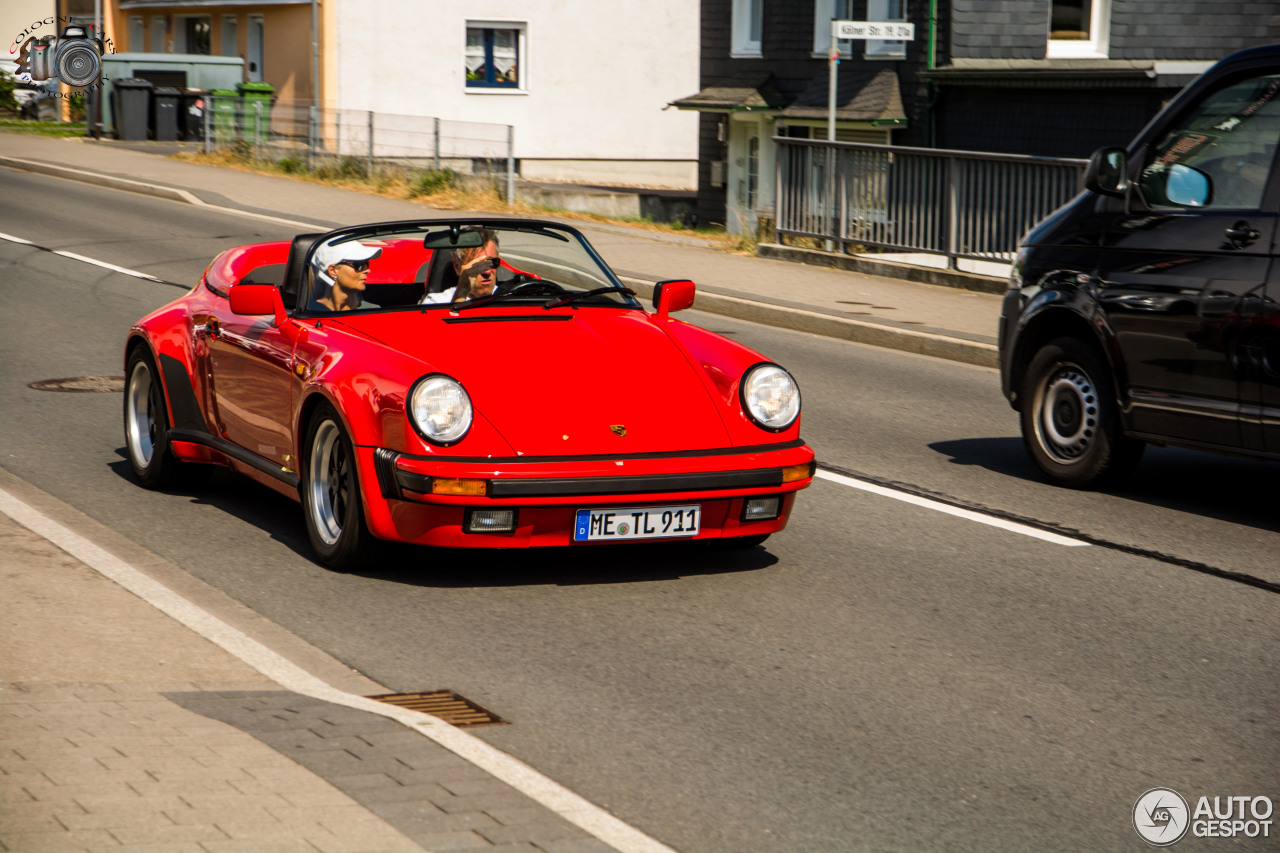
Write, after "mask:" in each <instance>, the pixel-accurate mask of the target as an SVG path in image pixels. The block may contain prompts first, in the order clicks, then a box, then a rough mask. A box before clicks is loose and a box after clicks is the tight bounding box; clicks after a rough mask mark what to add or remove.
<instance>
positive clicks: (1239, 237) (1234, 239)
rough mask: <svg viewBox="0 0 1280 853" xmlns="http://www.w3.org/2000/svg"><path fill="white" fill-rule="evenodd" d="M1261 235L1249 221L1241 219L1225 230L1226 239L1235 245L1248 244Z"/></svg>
mask: <svg viewBox="0 0 1280 853" xmlns="http://www.w3.org/2000/svg"><path fill="white" fill-rule="evenodd" d="M1261 236H1262V234H1261V233H1260V232H1259V231H1258V229H1256V228H1252V227H1250V225H1249V223H1248V222H1246V221H1244V220H1243V219H1242V220H1240V221H1239V222H1237V223H1236V224H1235V225H1232V226H1231V227H1230V228H1228V229H1227V231H1226V237H1227V239H1228V240H1229V241H1231V243H1232V244H1233V245H1235V246H1237V247H1239V246H1245V245H1248V244H1249V243H1252V242H1253V241H1254V240H1257V239H1258V238H1259V237H1261Z"/></svg>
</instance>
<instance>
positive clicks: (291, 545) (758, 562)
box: [108, 447, 778, 589]
mask: <svg viewBox="0 0 1280 853" xmlns="http://www.w3.org/2000/svg"><path fill="white" fill-rule="evenodd" d="M116 452H117V453H118V454H119V455H120V456H121V461H119V462H112V463H110V465H109V466H108V467H110V468H111V470H112V471H113V472H114V473H115V474H117V475H118V476H120V477H121V478H123V479H125V480H128V481H130V482H134V481H133V473H132V470H131V469H130V467H129V463H128V462H127V461H125V459H124V453H125V451H124V448H123V447H121V448H118V449H117V450H116ZM168 494H170V495H175V496H181V497H184V498H187V499H189V500H190V501H191V502H192V503H195V504H200V505H206V506H211V507H214V508H216V509H218V510H220V511H222V512H225V513H226V514H227V515H230V516H233V517H235V518H238V519H240V520H241V521H243V522H245V523H246V524H250V525H253V526H254V527H256V528H258V529H259V530H262V531H263V532H265V533H267V534H268V535H270V536H271V538H272V539H274V540H275V541H276V542H279V543H280V544H282V545H284V546H285V547H287V548H288V549H289V550H290V551H293V552H294V553H296V554H297V555H298V556H299V557H301V558H303V559H305V560H307V561H308V562H315V557H314V555H313V554H312V551H311V543H310V542H309V541H308V539H307V531H306V527H305V522H304V521H303V518H302V507H301V505H300V504H299V503H298V502H296V501H293V500H290V499H289V498H286V497H284V496H283V495H280V494H278V493H276V492H274V491H272V490H271V489H268V488H266V487H265V486H261V485H259V484H258V483H256V482H254V481H253V480H250V479H248V478H247V477H242V476H240V475H238V474H235V473H234V472H231V471H229V470H226V469H219V470H218V472H217V474H216V475H215V476H214V477H213V479H211V480H210V481H209V482H208V484H206V485H202V486H200V487H198V488H190V489H173V490H170V491H169V492H168ZM241 556H245V555H241ZM777 562H778V558H777V557H775V556H774V555H773V554H771V553H769V550H768V543H766V544H765V545H763V546H760V547H756V548H746V549H734V548H725V547H720V546H718V544H716V543H701V542H685V543H653V544H649V545H594V546H580V547H564V548H512V549H510V550H490V549H475V550H464V549H454V548H428V547H425V546H421V545H405V544H402V543H398V542H377V543H375V547H373V548H371V549H370V553H369V557H368V559H367V560H366V562H365V564H364V567H363V568H361V569H359V570H357V571H355V572H352V573H351V574H354V575H356V576H359V577H366V578H369V579H371V580H381V581H387V582H390V583H398V584H406V585H411V586H422V587H439V588H442V589H454V588H470V587H501V586H538V585H548V584H550V585H556V586H582V585H591V584H613V583H643V582H649V581H666V580H676V579H678V578H682V577H690V576H695V575H714V574H724V573H731V572H743V571H754V570H757V569H763V568H767V567H769V566H772V565H774V564H775V563H777Z"/></svg>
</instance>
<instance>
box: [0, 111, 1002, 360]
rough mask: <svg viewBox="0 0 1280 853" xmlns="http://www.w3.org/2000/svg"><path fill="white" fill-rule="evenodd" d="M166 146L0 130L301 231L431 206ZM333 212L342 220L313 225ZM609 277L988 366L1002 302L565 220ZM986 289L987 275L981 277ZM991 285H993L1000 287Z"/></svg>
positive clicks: (39, 155)
mask: <svg viewBox="0 0 1280 853" xmlns="http://www.w3.org/2000/svg"><path fill="white" fill-rule="evenodd" d="M165 150H168V149H167V148H164V147H163V146H161V147H149V148H144V147H142V146H140V145H137V144H134V145H120V144H112V143H98V142H93V141H91V140H87V139H48V138H42V137H36V136H32V135H27V134H19V133H4V132H0V166H9V167H12V168H20V169H27V170H32V171H44V172H47V173H52V174H57V175H59V176H61V177H66V178H70V179H75V180H81V181H89V182H93V183H98V184H106V185H113V186H120V187H122V188H128V189H132V190H134V191H140V192H150V193H153V194H161V195H166V196H168V197H172V198H178V199H181V200H184V201H188V202H190V203H195V204H209V205H216V206H223V207H230V208H233V209H236V210H240V211H248V212H253V213H256V214H260V215H266V216H271V217H275V218H280V219H285V220H287V221H289V222H291V223H294V224H296V227H297V228H298V230H299V231H301V230H303V229H304V228H306V227H313V226H317V225H318V226H322V227H337V226H339V225H347V224H353V223H358V222H373V221H386V220H394V219H414V218H422V217H426V216H431V215H433V214H435V213H437V212H436V211H433V210H432V209H431V208H428V207H426V206H425V205H422V204H418V203H416V202H411V201H401V200H394V199H388V198H383V197H381V196H375V195H372V194H367V193H360V192H356V191H352V190H344V189H338V188H336V187H330V186H324V185H321V184H315V183H310V182H307V181H302V180H295V179H292V178H286V177H281V176H273V175H260V174H256V173H253V172H247V171H241V170H238V169H233V168H229V167H219V166H207V165H199V164H195V163H188V162H184V161H179V160H175V159H172V158H169V157H165V156H160V154H158V153H150V152H152V151H157V152H159V151H165ZM319 211H325V212H328V213H330V214H332V212H334V211H341V212H342V214H343V215H344V217H345V220H344V221H342V222H338V221H333V220H326V219H323V218H320V219H317V218H316V216H317V212H319ZM573 224H575V225H576V226H578V227H579V228H581V229H582V230H583V231H585V232H587V234H588V235H589V238H590V239H591V241H592V243H593V244H594V245H595V246H596V248H597V249H599V251H600V254H601V255H602V256H603V257H604V258H605V260H606V261H608V262H609V264H610V265H611V266H612V267H613V268H614V270H615V271H616V272H617V273H618V274H619V275H620V276H622V277H623V278H624V280H626V281H627V283H628V284H630V285H631V286H633V287H635V288H636V289H637V290H638V291H639V292H640V293H641V294H642V295H648V293H649V292H650V290H651V287H652V284H653V282H656V281H661V280H663V279H670V278H688V279H693V280H694V281H695V282H697V284H698V297H697V308H698V309H699V310H703V311H712V312H716V313H721V314H725V315H729V316H734V317H738V318H740V319H746V320H751V321H754V322H760V323H766V324H769V325H775V326H781V327H784V328H791V329H797V330H800V331H806V332H812V333H815V334H821V335H828V336H831V337H837V338H842V339H844V340H852V341H858V342H861V343H868V344H874V345H876V346H885V347H892V348H895V349H902V350H907V351H910V352H918V353H923V354H926V355H933V356H938V357H942V358H951V359H956V360H959V361H966V362H970V363H975V364H981V365H985V366H995V364H996V347H995V344H996V333H997V325H998V321H999V316H1000V296H998V295H996V294H993V293H989V292H979V291H976V290H965V289H961V288H956V287H945V286H940V285H933V284H921V283H917V282H914V281H906V280H903V279H900V278H889V277H884V276H874V275H865V274H862V273H856V272H849V271H845V270H837V269H833V268H829V267H822V266H813V265H808V264H799V263H794V262H792V261H786V260H778V259H771V258H763V257H753V256H750V255H744V254H733V253H730V252H727V251H725V250H724V249H723V248H722V247H720V246H719V245H717V244H715V243H712V242H710V241H707V240H705V239H698V238H696V237H694V236H692V235H688V236H686V235H680V234H667V233H664V232H658V231H651V230H646V229H643V228H640V227H628V226H620V225H604V224H599V223H593V222H590V221H588V220H573ZM984 284H986V285H987V286H988V287H989V286H990V285H991V284H992V282H991V280H988V281H986V282H984ZM997 289H998V285H997Z"/></svg>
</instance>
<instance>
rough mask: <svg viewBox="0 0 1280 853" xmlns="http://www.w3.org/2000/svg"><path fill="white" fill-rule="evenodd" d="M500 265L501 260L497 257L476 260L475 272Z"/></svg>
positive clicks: (493, 268) (494, 268) (492, 268)
mask: <svg viewBox="0 0 1280 853" xmlns="http://www.w3.org/2000/svg"><path fill="white" fill-rule="evenodd" d="M500 266H502V261H500V260H498V259H497V258H485V259H483V260H480V261H477V262H476V272H484V271H485V270H496V269H497V268H498V267H500Z"/></svg>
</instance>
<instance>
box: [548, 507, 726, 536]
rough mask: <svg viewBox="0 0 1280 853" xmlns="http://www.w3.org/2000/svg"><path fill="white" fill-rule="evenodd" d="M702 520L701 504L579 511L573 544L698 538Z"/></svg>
mask: <svg viewBox="0 0 1280 853" xmlns="http://www.w3.org/2000/svg"><path fill="white" fill-rule="evenodd" d="M701 520H702V508H701V507H700V506H699V505H698V504H688V505H686V506H645V507H617V508H614V509H580V510H578V512H577V514H576V516H575V517H574V522H573V541H575V542H599V541H602V540H607V541H610V542H614V541H619V540H623V539H669V538H671V537H673V536H696V535H697V533H698V523H699V522H700V521H701Z"/></svg>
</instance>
